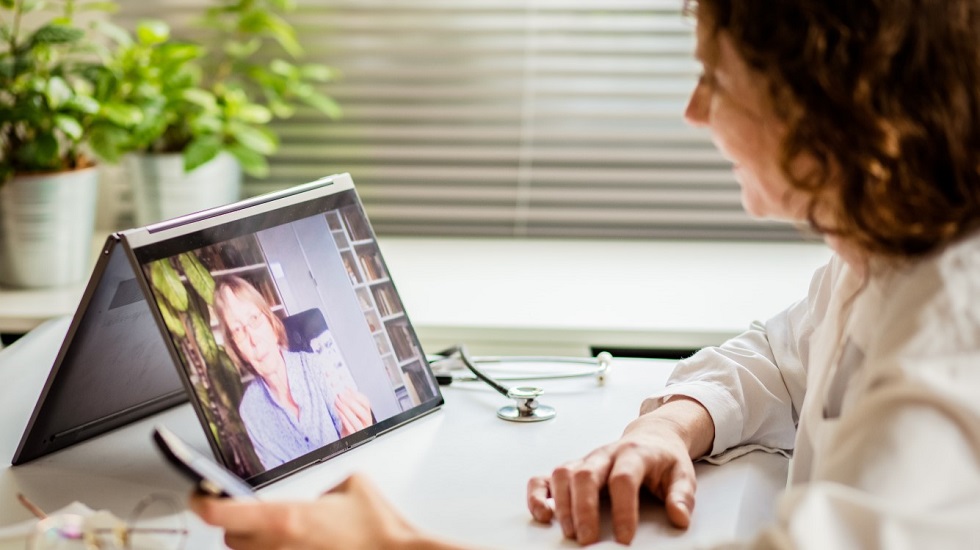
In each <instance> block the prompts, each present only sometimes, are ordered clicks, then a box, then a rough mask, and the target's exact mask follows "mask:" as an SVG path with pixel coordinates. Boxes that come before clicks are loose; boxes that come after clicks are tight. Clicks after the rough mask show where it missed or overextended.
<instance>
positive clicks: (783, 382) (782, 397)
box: [640, 257, 840, 456]
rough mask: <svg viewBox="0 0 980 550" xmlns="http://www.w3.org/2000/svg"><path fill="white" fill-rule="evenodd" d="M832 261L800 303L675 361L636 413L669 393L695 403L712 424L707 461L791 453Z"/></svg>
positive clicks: (833, 265) (651, 407) (649, 408)
mask: <svg viewBox="0 0 980 550" xmlns="http://www.w3.org/2000/svg"><path fill="white" fill-rule="evenodd" d="M839 263H840V260H839V259H838V258H836V257H835V258H833V259H832V260H831V262H830V263H829V264H828V265H826V266H823V267H821V268H820V269H818V270H817V271H816V273H815V274H814V276H813V279H812V280H811V283H810V290H809V292H808V294H807V297H806V298H805V299H803V300H801V301H799V302H797V303H795V304H793V305H792V306H790V307H789V308H787V309H786V310H784V311H782V312H781V313H779V314H778V315H776V316H775V317H773V318H771V319H769V320H768V321H766V322H765V323H761V322H754V323H752V325H751V326H750V328H749V330H748V331H746V332H744V333H742V334H740V335H739V336H736V337H735V338H732V339H731V340H728V341H727V342H725V343H724V344H722V345H721V346H719V347H710V348H705V349H703V350H701V351H699V352H698V353H696V354H695V355H693V356H692V357H690V358H688V359H685V360H683V361H680V362H679V363H678V364H677V367H676V368H675V369H674V372H673V373H672V374H671V376H670V378H669V380H668V381H667V386H666V388H665V389H664V390H663V391H661V392H659V393H657V394H654V395H653V396H651V397H650V398H648V399H646V400H645V401H644V402H643V404H642V406H641V408H640V413H641V414H645V413H647V412H649V411H652V410H654V409H656V408H658V407H659V406H660V405H662V404H663V403H664V402H665V401H666V400H668V399H669V398H670V396H673V395H684V396H687V397H691V398H693V399H695V400H697V401H698V402H700V403H701V404H702V405H704V407H705V408H706V409H707V410H708V413H709V414H710V415H711V418H712V421H713V422H714V425H715V440H714V446H713V448H712V450H711V455H712V456H715V455H719V454H720V453H722V452H724V451H726V450H727V449H731V448H733V447H737V446H741V445H747V444H756V445H759V446H762V447H766V448H772V449H792V448H793V441H794V437H795V434H796V424H797V422H798V420H799V411H800V406H801V405H802V402H803V396H804V393H805V388H806V357H807V355H808V347H809V339H810V335H811V333H812V332H813V327H814V326H816V324H817V323H818V322H819V320H820V319H822V317H823V315H824V314H825V313H826V310H827V304H828V301H829V299H830V289H831V286H832V284H833V282H834V278H835V277H836V273H837V271H838V270H839Z"/></svg>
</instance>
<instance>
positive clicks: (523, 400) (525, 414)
mask: <svg viewBox="0 0 980 550" xmlns="http://www.w3.org/2000/svg"><path fill="white" fill-rule="evenodd" d="M542 393H544V390H542V389H541V388H536V387H534V386H518V387H516V388H510V389H509V390H507V397H509V398H511V399H514V400H515V401H517V403H516V404H515V405H507V406H504V407H500V408H499V409H497V416H498V417H500V418H502V419H504V420H509V421H511V422H540V421H542V420H549V419H551V418H554V417H555V415H556V414H557V412H556V411H555V408H554V407H549V406H548V405H542V404H541V403H538V396H539V395H541V394H542Z"/></svg>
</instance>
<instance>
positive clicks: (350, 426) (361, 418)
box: [333, 389, 374, 437]
mask: <svg viewBox="0 0 980 550" xmlns="http://www.w3.org/2000/svg"><path fill="white" fill-rule="evenodd" d="M333 406H334V410H336V411H337V414H338V415H340V437H347V436H349V435H350V434H352V433H354V432H356V431H359V430H363V429H364V428H366V427H368V426H370V425H371V424H374V418H373V416H372V415H371V402H370V401H369V400H368V398H367V396H366V395H364V394H363V393H361V392H359V391H355V390H350V389H349V390H346V391H344V393H341V394H339V395H337V398H336V399H335V400H334V402H333Z"/></svg>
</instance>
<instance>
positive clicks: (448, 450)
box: [0, 319, 787, 549]
mask: <svg viewBox="0 0 980 550" xmlns="http://www.w3.org/2000/svg"><path fill="white" fill-rule="evenodd" d="M67 324H68V323H67V319H61V320H57V321H53V322H49V323H47V324H44V325H42V326H41V327H40V328H38V329H36V330H35V331H34V332H32V333H30V334H28V335H27V336H26V337H24V338H22V339H21V340H19V341H18V342H16V343H15V344H14V345H13V346H11V347H10V348H8V349H6V350H4V351H3V352H0V379H2V380H3V381H4V383H3V384H2V385H0V464H9V457H11V456H12V455H13V452H14V449H15V447H16V445H17V443H18V441H19V439H20V435H21V430H22V429H23V426H24V425H25V424H26V422H27V419H28V417H29V416H30V413H31V411H32V409H33V406H34V401H35V399H36V398H37V395H38V393H39V391H40V388H41V386H42V385H43V383H44V379H45V377H46V373H47V372H48V368H49V366H50V364H51V362H52V361H53V359H54V357H55V354H56V352H57V348H58V344H59V343H60V341H61V339H62V338H63V335H64V333H65V331H66V330H67ZM671 365H672V363H671V362H669V361H654V360H627V359H624V360H618V361H617V362H616V364H615V365H614V371H613V373H612V376H611V378H610V381H609V383H608V385H607V386H606V387H604V388H597V387H595V386H594V385H593V383H592V382H590V381H586V380H574V381H565V382H561V383H557V382H556V381H552V383H548V384H546V385H545V387H546V389H548V390H549V393H548V394H546V396H545V399H544V400H543V401H544V402H546V403H549V404H551V405H554V406H555V407H556V408H557V409H558V416H557V418H555V419H554V420H550V421H547V422H542V423H537V424H515V423H507V422H503V421H501V420H498V419H497V418H496V415H495V410H496V409H497V407H498V406H500V405H501V404H502V402H503V399H502V398H501V397H500V396H499V395H498V394H496V393H494V392H493V391H492V390H490V389H488V388H486V387H485V386H480V385H461V386H459V387H450V388H447V389H446V390H445V391H444V395H445V398H446V405H445V407H443V409H442V410H440V411H437V412H435V413H433V414H430V415H428V416H426V417H424V418H422V419H420V420H418V421H416V422H414V423H412V424H410V425H408V426H405V427H403V428H401V429H399V430H396V431H395V432H393V433H389V434H386V435H383V436H381V437H380V438H378V439H377V440H375V441H372V442H370V443H368V444H366V445H364V446H362V447H358V448H356V449H354V450H352V451H350V452H348V453H347V454H345V455H342V456H339V457H337V458H335V459H333V460H331V461H329V462H328V463H326V464H321V465H318V466H316V467H313V468H311V469H308V470H306V471H304V472H300V473H298V474H295V475H293V476H291V477H289V478H286V479H284V480H281V481H279V482H276V483H274V484H273V485H272V486H270V487H268V488H266V489H263V490H262V491H261V494H262V496H263V497H264V498H269V499H281V498H313V497H315V496H316V495H317V494H318V493H319V492H321V491H322V490H323V489H325V488H327V487H329V486H331V485H332V484H334V483H336V482H337V481H339V480H341V479H342V478H344V477H345V476H347V475H348V474H349V473H350V472H353V471H362V472H366V473H367V474H369V475H370V476H371V477H372V478H373V479H374V480H375V482H376V483H377V484H378V485H379V486H380V487H381V488H382V490H383V491H384V493H385V494H386V495H387V496H388V498H390V499H391V501H393V503H394V504H395V505H396V506H397V507H398V508H399V509H400V510H401V511H402V512H403V513H404V515H405V516H406V517H407V518H408V519H410V520H411V521H412V522H414V523H416V524H418V525H419V526H421V527H422V528H424V529H427V530H431V531H433V532H438V533H441V534H443V535H445V536H447V537H450V538H452V539H456V540H458V541H462V542H467V543H470V544H473V545H479V546H481V547H496V548H548V547H567V545H564V544H563V542H562V536H561V530H560V528H559V527H558V526H557V525H553V526H551V527H542V526H539V525H536V524H534V523H533V522H532V521H531V520H530V517H529V515H528V513H527V512H526V511H525V508H524V489H525V483H526V480H527V478H528V477H530V476H531V475H535V474H541V473H547V472H548V471H550V470H551V468H553V467H555V466H557V465H558V464H559V463H560V462H563V461H565V460H569V459H573V458H578V457H580V456H582V455H583V454H584V453H586V452H587V451H589V450H591V449H592V448H594V447H595V446H597V445H598V444H601V443H603V442H606V441H610V440H612V439H614V438H615V437H616V436H617V435H618V434H619V433H620V432H621V430H622V428H623V427H624V426H625V424H626V423H627V422H628V421H629V420H630V419H632V418H633V417H634V416H635V414H636V410H637V407H638V405H639V403H640V401H641V399H642V398H643V396H644V395H646V394H647V393H648V392H649V391H651V390H653V389H654V388H656V387H658V386H660V385H662V384H663V382H664V380H665V378H666V376H667V374H668V372H669V370H670V368H671ZM156 422H162V423H164V424H166V425H167V426H169V427H171V428H172V429H174V430H175V431H176V432H177V433H178V434H179V435H181V436H183V437H184V438H185V439H187V440H188V441H190V442H191V443H192V444H193V445H194V446H196V447H198V448H199V449H202V450H205V449H206V443H205V441H204V439H203V434H202V431H201V428H200V425H199V424H198V422H197V420H196V418H195V417H194V414H193V412H192V411H191V409H190V407H189V406H188V405H184V406H181V407H177V408H175V409H171V410H169V411H167V412H165V413H162V414H160V415H158V416H157V417H155V418H153V419H149V420H146V421H143V422H139V423H136V424H132V425H129V426H127V427H125V428H122V429H119V430H116V431H113V432H110V433H108V434H105V435H103V436H101V437H99V438H96V439H93V440H90V441H87V442H84V443H81V444H78V445H76V446H74V447H72V448H69V449H66V450H64V451H62V452H59V453H55V454H53V455H51V456H48V457H45V458H43V459H40V460H37V461H35V462H33V463H30V464H27V465H23V466H19V467H16V468H12V467H10V466H6V467H3V469H2V470H0V525H7V524H11V523H14V522H16V521H20V520H23V519H27V518H28V517H29V515H28V513H27V512H26V511H24V510H22V509H21V508H20V506H18V505H17V503H16V501H15V494H16V493H17V492H23V493H25V494H27V495H28V496H29V497H30V498H32V499H33V500H35V501H36V502H37V503H38V504H39V505H40V506H41V507H42V508H45V509H49V510H51V509H57V508H60V507H62V506H65V505H67V504H68V503H69V502H71V501H73V500H79V501H82V502H84V503H86V504H88V505H90V506H91V507H93V508H106V509H109V510H112V511H113V512H115V513H116V514H117V515H120V516H122V515H125V514H126V513H127V511H128V510H129V509H130V508H131V507H132V506H133V505H134V504H135V503H136V502H137V501H138V500H139V499H140V497H142V496H143V495H145V494H147V493H149V492H153V491H159V490H161V489H164V490H169V491H173V492H176V493H178V494H180V495H181V496H182V495H183V494H185V492H186V491H188V490H189V487H188V485H187V484H186V483H185V482H184V481H183V480H182V479H181V478H179V477H178V476H177V475H176V474H175V473H173V472H172V471H171V470H170V469H169V467H167V466H165V465H164V464H163V462H162V459H161V458H159V457H158V456H157V454H156V451H155V450H154V449H153V448H152V445H151V442H150V439H149V437H150V436H149V431H150V426H151V425H152V424H153V423H156ZM786 466H787V463H786V460H785V459H783V458H781V457H778V456H773V455H766V454H761V453H753V454H750V455H748V456H746V457H743V458H740V459H738V460H736V461H734V462H732V463H729V464H727V465H725V466H721V467H717V466H710V465H704V464H701V465H698V467H697V470H698V494H697V507H696V509H695V512H694V517H693V521H692V526H691V528H690V530H688V531H687V532H682V531H678V530H676V529H673V528H671V527H669V526H668V525H667V523H666V519H665V517H664V514H663V511H662V508H661V507H660V506H659V505H658V504H656V503H655V502H654V501H653V499H652V498H651V499H649V500H647V501H645V502H644V504H643V509H642V514H641V516H642V523H641V527H640V530H639V532H638V534H637V539H636V541H635V544H636V545H637V546H645V547H653V546H654V544H655V545H656V547H657V548H670V547H689V546H691V545H693V544H696V543H703V542H708V541H715V540H720V539H727V538H730V537H736V536H742V537H745V536H749V535H750V534H752V533H753V532H755V531H756V530H757V529H758V527H759V526H760V524H761V523H763V522H765V521H767V520H769V519H770V518H771V517H772V514H773V508H772V507H773V501H774V498H775V496H776V494H777V493H778V492H779V491H780V490H781V489H782V487H783V485H784V482H785V478H786ZM188 521H189V525H190V526H191V527H192V530H193V531H192V534H191V536H192V539H191V541H190V542H191V544H190V545H188V548H194V549H198V548H214V547H218V546H219V545H220V544H219V541H220V536H219V533H218V532H217V531H215V530H213V529H210V528H205V527H203V526H202V524H201V523H200V522H199V521H197V520H196V519H195V518H193V517H190V516H189V517H188ZM604 529H605V530H604V533H605V535H604V539H606V540H607V542H606V543H604V545H605V546H608V547H613V546H615V545H614V544H612V543H610V542H608V539H609V538H610V537H611V528H610V526H609V525H608V523H607V525H605V527H604ZM602 546H603V545H600V547H602Z"/></svg>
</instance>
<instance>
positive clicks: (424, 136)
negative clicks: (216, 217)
mask: <svg viewBox="0 0 980 550" xmlns="http://www.w3.org/2000/svg"><path fill="white" fill-rule="evenodd" d="M297 4H298V7H297V11H296V12H295V13H293V14H291V15H290V16H288V20H289V21H290V22H292V23H293V24H294V26H295V28H296V30H297V32H298V34H299V38H300V41H301V42H302V43H303V45H304V47H305V50H306V56H305V58H304V60H303V62H316V63H325V64H328V65H330V66H331V67H333V68H335V69H336V70H337V72H338V74H339V77H338V78H337V80H336V81H334V82H327V83H323V84H321V85H319V86H318V88H319V89H320V91H322V92H323V93H325V94H327V95H330V96H331V97H333V98H334V99H336V100H337V101H338V103H339V104H340V105H341V108H342V109H343V118H341V119H339V120H337V121H330V120H327V119H325V118H324V117H323V116H322V115H320V114H319V113H316V112H315V111H313V110H311V109H309V108H306V107H301V108H299V109H298V110H297V112H296V115H295V116H293V117H292V118H290V119H287V120H280V121H276V122H275V123H273V126H272V127H273V128H274V129H275V130H276V131H277V132H278V133H279V134H280V136H281V142H282V147H281V151H280V152H279V153H278V154H277V155H275V156H273V157H272V158H271V159H270V175H269V177H268V178H267V179H265V180H261V181H259V180H249V181H248V182H247V192H248V194H250V195H251V194H257V193H261V192H266V191H270V190H273V189H277V188H281V187H284V186H288V185H295V184H297V183H301V182H304V181H309V180H312V179H315V178H317V177H320V176H323V175H326V174H329V173H334V172H351V173H352V175H353V176H354V180H355V182H356V183H357V185H358V188H359V190H360V193H361V196H362V197H363V199H364V201H365V205H366V208H367V210H368V213H369V215H370V216H371V219H372V221H373V223H374V225H375V226H376V229H377V230H378V232H379V233H382V234H384V233H386V232H389V233H414V234H426V235H430V234H431V235H437V234H451V235H462V234H471V235H496V236H569V237H583V236H593V237H615V238H634V237H635V238H651V237H670V238H678V237H690V238H773V239H786V238H793V236H794V235H796V232H795V230H794V229H793V228H792V227H789V226H787V225H785V224H777V223H768V222H766V223H761V222H757V221H754V220H751V219H750V218H749V216H748V215H746V214H745V213H744V212H743V211H742V208H741V205H740V195H741V193H740V190H739V187H738V184H737V183H736V182H735V181H734V179H733V176H732V173H731V170H730V164H729V163H728V162H727V161H725V159H723V158H722V157H721V155H720V154H719V153H718V152H717V151H716V150H715V149H714V147H713V146H712V144H711V141H710V138H709V135H708V133H707V132H706V131H704V130H703V129H696V128H691V127H689V126H687V125H686V124H685V123H684V121H683V118H682V113H683V111H684V108H685V105H686V102H687V99H688V94H689V93H690V90H691V88H692V87H693V85H694V82H695V80H696V78H697V74H698V72H699V67H698V65H697V63H696V62H695V61H694V59H693V55H692V53H693V50H694V37H693V24H692V22H691V21H690V19H689V18H687V17H685V16H683V15H682V14H681V6H682V2H680V0H467V1H466V2H458V0H413V1H412V2H404V0H398V1H395V0H298V2H297ZM207 5H208V4H207V1H206V0H158V1H157V2H153V3H144V2H137V1H136V0H130V1H127V2H124V3H123V5H122V10H121V13H120V14H119V16H120V18H121V19H122V20H124V21H125V20H129V21H131V22H134V21H136V20H138V19H140V18H144V17H157V18H163V19H166V20H167V21H168V22H170V23H171V25H172V27H173V29H174V34H175V36H184V37H189V38H194V39H203V37H204V36H205V35H204V34H203V33H202V31H201V29H199V28H196V27H195V26H194V24H193V23H194V21H195V20H196V19H197V18H198V17H199V16H200V14H201V13H202V7H204V6H207ZM268 55H269V56H281V55H282V53H281V52H275V51H271V50H270V51H269V52H268Z"/></svg>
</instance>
